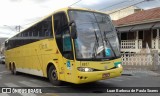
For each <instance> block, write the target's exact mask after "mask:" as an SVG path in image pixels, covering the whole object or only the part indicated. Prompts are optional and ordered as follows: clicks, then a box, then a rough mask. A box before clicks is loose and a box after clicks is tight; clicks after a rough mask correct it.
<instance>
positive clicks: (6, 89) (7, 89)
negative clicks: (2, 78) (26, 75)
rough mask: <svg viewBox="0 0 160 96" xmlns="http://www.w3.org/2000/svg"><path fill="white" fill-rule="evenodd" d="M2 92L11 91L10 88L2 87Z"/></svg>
mask: <svg viewBox="0 0 160 96" xmlns="http://www.w3.org/2000/svg"><path fill="white" fill-rule="evenodd" d="M2 93H11V88H2Z"/></svg>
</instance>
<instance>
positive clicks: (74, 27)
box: [69, 20, 77, 39]
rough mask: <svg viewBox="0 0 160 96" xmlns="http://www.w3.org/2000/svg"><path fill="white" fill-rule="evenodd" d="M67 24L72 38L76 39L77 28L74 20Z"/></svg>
mask: <svg viewBox="0 0 160 96" xmlns="http://www.w3.org/2000/svg"><path fill="white" fill-rule="evenodd" d="M69 26H71V37H72V39H77V29H76V23H75V21H73V20H72V21H71V22H70V23H69Z"/></svg>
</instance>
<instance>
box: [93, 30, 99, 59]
mask: <svg viewBox="0 0 160 96" xmlns="http://www.w3.org/2000/svg"><path fill="white" fill-rule="evenodd" d="M94 35H95V37H96V40H95V44H94V47H93V51H94V52H93V54H92V55H93V56H94V58H96V55H97V50H96V48H97V47H98V46H99V44H98V41H99V38H98V36H97V33H96V31H95V30H94Z"/></svg>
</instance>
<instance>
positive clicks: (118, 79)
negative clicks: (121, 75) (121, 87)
mask: <svg viewBox="0 0 160 96" xmlns="http://www.w3.org/2000/svg"><path fill="white" fill-rule="evenodd" d="M112 81H120V82H121V81H123V80H121V79H115V78H114V79H112Z"/></svg>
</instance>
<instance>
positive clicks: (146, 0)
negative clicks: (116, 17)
mask: <svg viewBox="0 0 160 96" xmlns="http://www.w3.org/2000/svg"><path fill="white" fill-rule="evenodd" d="M149 1H154V0H143V1H140V2H138V3H135V4H132V5H130V6H128V7H125V8H122V9H119V10H116V11H114V12H111V13H108V14H112V13H115V12H118V11H120V10H123V9H127V8H129V7H131V6H134V5H137V4H140V3H143V2H149Z"/></svg>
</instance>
